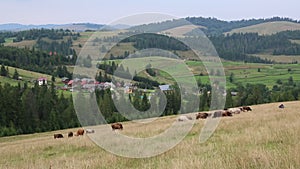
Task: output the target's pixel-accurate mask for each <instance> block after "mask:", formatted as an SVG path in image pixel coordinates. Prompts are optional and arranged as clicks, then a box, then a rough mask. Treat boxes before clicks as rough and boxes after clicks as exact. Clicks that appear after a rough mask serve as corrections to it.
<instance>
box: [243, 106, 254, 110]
mask: <svg viewBox="0 0 300 169" xmlns="http://www.w3.org/2000/svg"><path fill="white" fill-rule="evenodd" d="M242 109H243V111H252V109H251V107H249V106H243V107H242Z"/></svg>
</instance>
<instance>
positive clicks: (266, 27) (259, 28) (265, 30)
mask: <svg viewBox="0 0 300 169" xmlns="http://www.w3.org/2000/svg"><path fill="white" fill-rule="evenodd" d="M299 29H300V24H298V23H292V22H287V21H276V22H267V23H261V24H257V25H252V26H246V27H242V28H238V29H233V30H231V31H230V32H226V33H224V34H228V33H229V34H233V33H258V34H259V35H271V34H275V33H278V32H281V31H286V30H299Z"/></svg>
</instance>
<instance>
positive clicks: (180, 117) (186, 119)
mask: <svg viewBox="0 0 300 169" xmlns="http://www.w3.org/2000/svg"><path fill="white" fill-rule="evenodd" d="M177 120H178V121H188V120H189V119H188V118H187V117H186V116H179V117H178V119H177Z"/></svg>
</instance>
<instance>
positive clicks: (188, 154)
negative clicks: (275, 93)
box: [0, 102, 300, 169]
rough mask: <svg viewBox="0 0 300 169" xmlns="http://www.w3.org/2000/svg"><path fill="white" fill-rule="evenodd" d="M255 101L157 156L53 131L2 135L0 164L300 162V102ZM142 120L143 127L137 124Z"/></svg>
mask: <svg viewBox="0 0 300 169" xmlns="http://www.w3.org/2000/svg"><path fill="white" fill-rule="evenodd" d="M285 106H286V108H285V109H283V110H282V109H279V108H278V103H272V104H266V105H257V106H253V107H252V108H253V111H252V112H244V113H242V114H240V115H235V116H233V117H227V118H222V120H221V122H220V124H219V126H218V128H217V130H216V132H215V133H214V134H213V136H212V137H211V138H210V139H209V140H208V141H207V142H205V143H203V144H200V143H199V132H200V130H201V128H202V126H203V124H204V120H199V121H197V122H196V123H195V126H194V127H193V129H192V130H191V131H190V132H189V134H188V135H187V136H186V138H185V139H184V140H183V141H182V142H181V143H180V144H178V145H177V146H176V147H174V148H173V149H171V150H169V151H167V152H165V153H163V154H161V155H159V156H155V157H152V158H145V159H130V158H123V157H119V156H116V155H113V154H111V153H109V152H106V151H105V150H103V149H101V148H99V147H98V146H97V145H95V144H94V143H93V142H92V141H91V140H90V139H89V138H88V136H86V135H85V136H83V137H74V138H63V139H57V140H54V139H53V133H59V132H61V133H63V134H64V135H66V133H67V132H68V131H75V130H76V129H68V130H63V131H56V132H48V133H41V134H34V135H26V136H14V137H6V138H0V152H1V154H0V168H37V169H40V168H80V169H81V168H107V169H108V168H109V169H111V168H122V169H124V168H173V169H183V168H209V169H211V168H212V169H214V168H216V169H219V168H222V169H249V168H250V169H251V168H257V169H264V168H266V169H270V168H274V169H275V168H276V169H277V168H278V169H285V168H291V169H293V168H294V169H298V168H300V144H299V141H300V112H299V109H300V102H287V103H285ZM172 120H175V117H174V116H173V117H163V118H160V119H158V120H156V121H154V122H153V123H151V124H146V125H143V124H139V123H132V122H128V123H124V130H123V131H121V132H123V133H124V134H126V135H131V136H136V137H148V136H151V135H155V134H157V133H159V132H162V131H163V130H164V129H165V128H167V127H169V125H168V124H169V123H170V122H172ZM137 126H138V127H137Z"/></svg>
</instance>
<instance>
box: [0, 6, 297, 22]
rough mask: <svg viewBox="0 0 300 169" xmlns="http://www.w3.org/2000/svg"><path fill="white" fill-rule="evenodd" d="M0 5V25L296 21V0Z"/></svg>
mask: <svg viewBox="0 0 300 169" xmlns="http://www.w3.org/2000/svg"><path fill="white" fill-rule="evenodd" d="M0 6H1V10H0V16H1V17H0V24H4V23H21V24H66V23H87V22H89V23H98V24H110V23H112V22H114V21H116V20H119V19H120V18H123V17H126V16H131V15H136V14H142V13H162V14H168V15H171V16H175V17H178V18H182V17H187V16H196V17H197V16H202V17H215V18H218V19H221V20H227V21H230V20H240V19H251V18H270V17H273V16H280V17H289V18H292V19H295V20H300V10H299V6H300V1H299V0H206V1H203V0H80V1H79V0H0Z"/></svg>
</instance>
